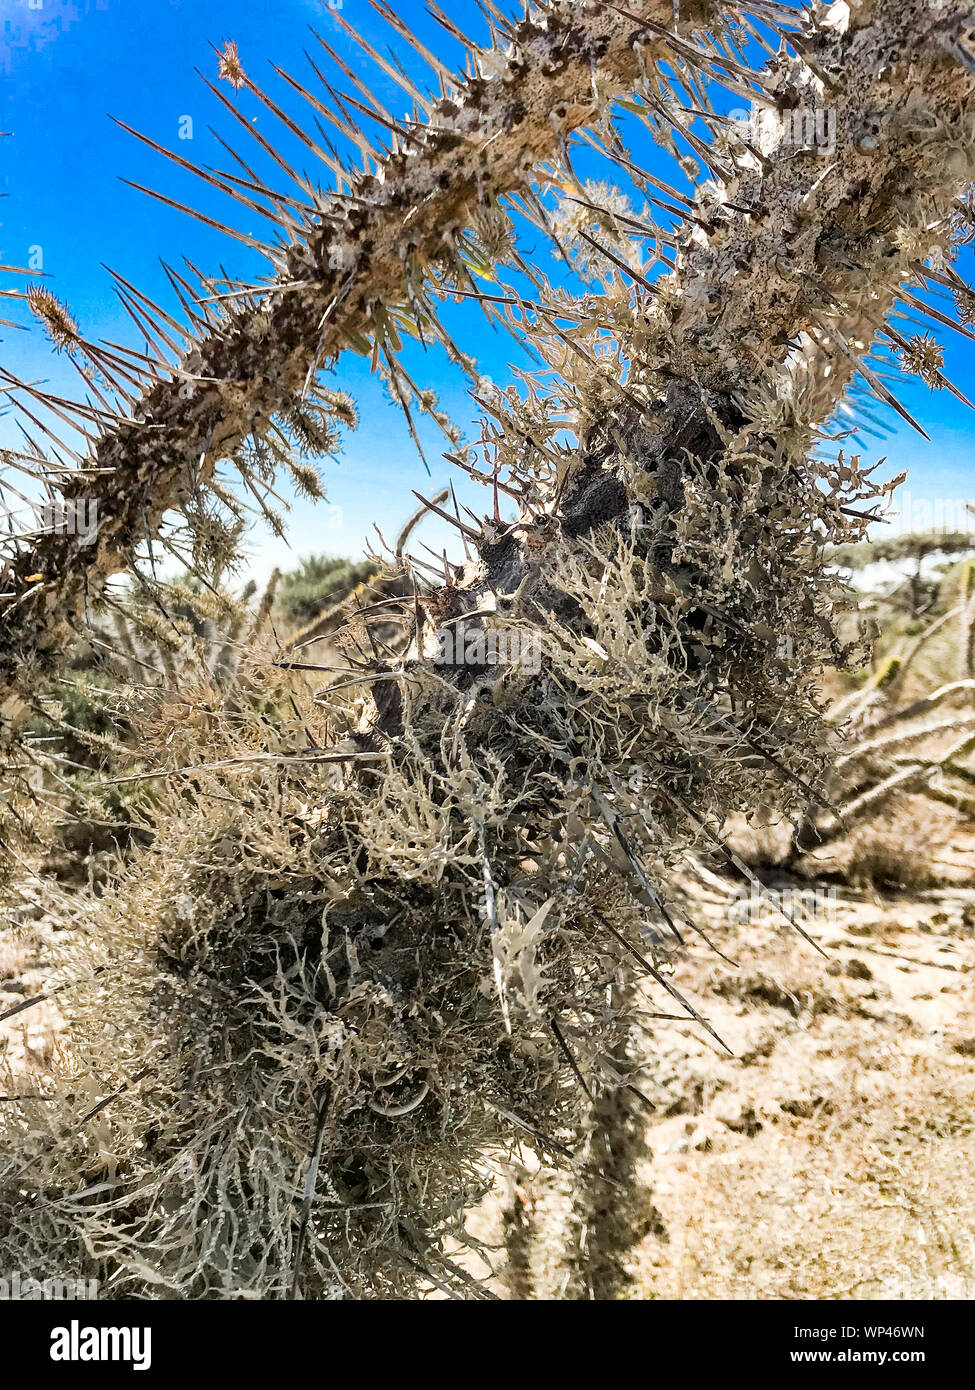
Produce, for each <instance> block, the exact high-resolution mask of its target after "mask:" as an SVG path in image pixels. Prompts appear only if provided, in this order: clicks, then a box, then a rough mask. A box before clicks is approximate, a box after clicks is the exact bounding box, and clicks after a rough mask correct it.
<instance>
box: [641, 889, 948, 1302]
mask: <svg viewBox="0 0 975 1390" xmlns="http://www.w3.org/2000/svg"><path fill="white" fill-rule="evenodd" d="M709 917H710V919H711V925H712V928H713V931H714V934H715V937H716V939H717V944H719V945H720V946H721V947H722V949H723V950H727V951H728V953H729V954H732V955H734V956H735V958H736V959H737V960H738V961H739V962H740V966H739V969H738V970H733V969H730V968H729V967H727V966H725V965H723V964H722V963H721V962H717V963H715V962H713V961H709V960H708V959H707V957H706V956H705V955H704V954H702V953H699V952H696V953H695V959H694V962H693V963H692V964H690V965H689V967H683V968H682V970H681V987H682V988H684V989H685V990H690V991H691V992H692V993H693V995H694V997H695V999H696V1000H697V1001H698V1005H699V1007H700V1005H701V1003H702V1002H703V1003H704V1005H705V1007H704V1008H703V1009H702V1012H704V1013H705V1014H706V1016H707V1017H708V1019H709V1021H710V1022H711V1024H712V1026H713V1027H715V1028H716V1029H717V1031H718V1032H719V1033H720V1034H721V1036H722V1037H723V1038H724V1039H725V1040H726V1041H727V1042H728V1043H729V1045H730V1046H731V1047H732V1048H733V1050H734V1052H735V1053H736V1058H735V1059H731V1058H728V1057H726V1056H723V1055H722V1054H721V1053H720V1052H719V1051H718V1050H717V1049H716V1048H714V1047H713V1046H712V1045H711V1044H710V1043H706V1044H705V1043H702V1041H701V1040H700V1037H699V1030H693V1029H691V1028H686V1027H684V1026H683V1025H667V1024H664V1025H659V1026H658V1027H657V1028H655V1031H654V1035H653V1043H654V1045H655V1055H654V1060H653V1063H652V1066H651V1068H650V1069H649V1077H650V1078H652V1089H651V1091H650V1095H651V1098H652V1099H653V1100H654V1101H655V1102H657V1104H658V1112H657V1113H658V1116H659V1118H655V1121H654V1122H653V1123H652V1124H651V1125H650V1131H649V1141H650V1146H651V1149H652V1151H653V1161H652V1165H651V1172H652V1176H651V1182H652V1193H650V1194H648V1195H649V1196H650V1197H651V1199H652V1201H653V1204H654V1205H655V1207H656V1208H657V1210H658V1211H659V1213H660V1222H659V1225H658V1227H657V1230H658V1234H656V1235H654V1236H651V1237H648V1239H647V1240H646V1241H645V1242H644V1243H643V1245H642V1247H641V1248H640V1250H639V1252H638V1267H639V1275H640V1285H641V1287H642V1289H643V1291H644V1295H645V1296H647V1297H663V1298H703V1299H707V1298H788V1299H795V1298H819V1299H824V1298H924V1299H929V1298H973V1297H975V1181H973V1179H972V1173H973V1171H975V973H973V971H975V894H973V893H970V892H969V893H967V894H964V893H961V892H957V893H953V894H952V895H951V896H950V897H938V896H934V895H931V896H927V897H922V898H920V899H899V900H886V901H883V902H880V901H871V900H869V899H867V900H863V899H859V900H858V899H856V898H854V897H851V896H849V895H848V894H847V895H840V896H838V897H837V900H836V902H835V904H833V905H830V906H829V910H828V911H827V912H826V913H825V920H823V921H822V923H821V924H820V925H819V926H818V927H817V928H815V929H814V930H815V934H816V936H817V937H818V938H819V940H820V941H821V942H822V944H823V945H824V947H825V948H826V950H827V951H828V953H829V956H830V960H829V961H824V960H823V959H822V958H821V957H819V956H817V955H816V954H815V953H814V952H813V951H812V950H811V949H810V948H809V947H808V946H806V945H805V943H803V942H801V941H800V940H798V939H797V938H796V936H795V934H794V933H793V932H792V931H791V929H789V928H788V927H786V928H784V929H781V930H780V929H778V928H777V927H776V926H773V925H772V920H771V917H769V919H768V921H767V922H759V923H757V924H753V925H740V926H728V925H726V924H725V923H726V920H727V919H726V914H723V913H722V912H721V910H720V908H718V907H717V906H716V905H715V904H711V905H710V911H709ZM723 919H724V922H723Z"/></svg>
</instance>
